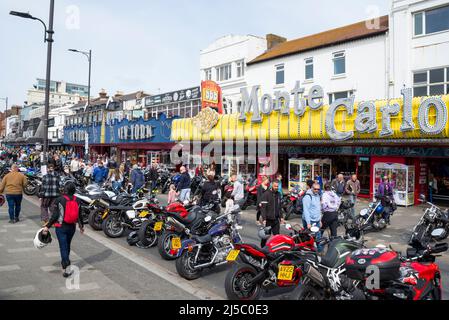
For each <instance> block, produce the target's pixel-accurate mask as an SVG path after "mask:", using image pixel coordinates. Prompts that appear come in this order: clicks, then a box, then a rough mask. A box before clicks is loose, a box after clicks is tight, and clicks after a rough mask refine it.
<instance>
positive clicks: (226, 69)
mask: <svg viewBox="0 0 449 320" xmlns="http://www.w3.org/2000/svg"><path fill="white" fill-rule="evenodd" d="M231 78H232V73H231V64H230V63H228V64H225V65H222V66H220V67H218V68H217V80H218V81H225V80H229V79H231Z"/></svg>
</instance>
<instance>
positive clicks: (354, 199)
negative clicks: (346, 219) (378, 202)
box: [349, 194, 357, 219]
mask: <svg viewBox="0 0 449 320" xmlns="http://www.w3.org/2000/svg"><path fill="white" fill-rule="evenodd" d="M349 200H351V202H352V203H353V204H354V206H353V207H352V208H351V218H352V219H354V218H355V203H356V202H357V196H356V195H355V194H350V195H349Z"/></svg>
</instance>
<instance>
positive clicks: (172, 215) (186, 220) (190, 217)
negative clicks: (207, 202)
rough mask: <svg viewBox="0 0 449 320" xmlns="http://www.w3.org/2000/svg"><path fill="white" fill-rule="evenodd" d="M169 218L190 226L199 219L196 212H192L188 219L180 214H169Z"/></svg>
mask: <svg viewBox="0 0 449 320" xmlns="http://www.w3.org/2000/svg"><path fill="white" fill-rule="evenodd" d="M167 216H169V217H172V218H174V219H176V220H178V221H179V222H181V223H182V224H184V225H189V224H191V223H192V222H193V221H195V219H196V218H197V212H196V211H190V212H189V214H188V215H187V217H185V218H183V217H181V216H180V214H179V212H167Z"/></svg>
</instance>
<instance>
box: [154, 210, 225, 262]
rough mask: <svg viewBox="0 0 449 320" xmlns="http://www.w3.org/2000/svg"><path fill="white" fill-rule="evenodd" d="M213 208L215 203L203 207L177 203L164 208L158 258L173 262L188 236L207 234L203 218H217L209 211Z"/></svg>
mask: <svg viewBox="0 0 449 320" xmlns="http://www.w3.org/2000/svg"><path fill="white" fill-rule="evenodd" d="M213 207H215V203H211V204H209V205H208V206H205V207H200V206H197V205H195V204H188V205H187V204H186V205H184V204H181V203H178V202H175V203H172V204H169V205H168V206H167V207H166V208H165V221H164V226H165V228H164V230H163V232H162V234H161V236H160V237H159V239H158V243H157V246H158V252H159V254H160V256H161V257H162V258H163V259H165V260H174V259H176V258H177V253H178V250H179V249H180V248H181V241H182V240H184V239H186V238H187V237H188V236H189V235H190V234H205V233H207V225H208V223H207V222H206V221H205V220H204V218H205V217H206V216H208V215H209V216H210V217H211V219H214V218H215V217H217V214H216V213H215V212H214V211H212V210H211V209H212V208H213Z"/></svg>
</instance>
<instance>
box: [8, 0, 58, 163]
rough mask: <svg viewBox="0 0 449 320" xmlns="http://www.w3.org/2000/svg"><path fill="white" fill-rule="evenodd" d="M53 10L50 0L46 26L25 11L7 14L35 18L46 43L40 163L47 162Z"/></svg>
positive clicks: (53, 0) (53, 5) (51, 0)
mask: <svg viewBox="0 0 449 320" xmlns="http://www.w3.org/2000/svg"><path fill="white" fill-rule="evenodd" d="M54 12H55V0H50V13H49V18H48V21H49V22H48V28H47V25H46V24H45V22H44V21H42V20H41V19H39V18H36V17H33V16H32V15H31V14H29V13H26V12H17V11H11V12H10V13H9V14H10V15H13V16H16V17H20V18H24V19H32V20H37V21H39V22H40V23H42V25H43V26H44V29H45V34H44V42H46V43H47V72H46V85H45V111H44V118H43V119H42V121H44V148H43V159H42V163H43V164H44V165H46V164H47V160H48V158H47V153H48V113H49V111H50V76H51V53H52V45H53V34H54V31H53V17H54Z"/></svg>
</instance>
